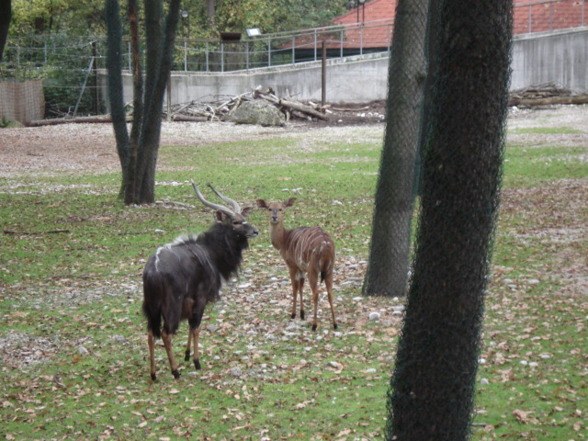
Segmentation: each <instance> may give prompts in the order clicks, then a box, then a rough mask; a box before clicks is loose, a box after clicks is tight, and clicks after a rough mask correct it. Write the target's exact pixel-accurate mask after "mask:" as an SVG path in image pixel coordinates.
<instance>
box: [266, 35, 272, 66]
mask: <svg viewBox="0 0 588 441" xmlns="http://www.w3.org/2000/svg"><path fill="white" fill-rule="evenodd" d="M271 66H272V39H271V37H270V38H268V39H267V67H271Z"/></svg>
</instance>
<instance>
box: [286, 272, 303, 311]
mask: <svg viewBox="0 0 588 441" xmlns="http://www.w3.org/2000/svg"><path fill="white" fill-rule="evenodd" d="M288 270H289V272H290V283H291V284H292V313H291V314H290V318H292V319H294V318H296V297H297V295H298V290H299V281H298V270H297V269H296V268H291V267H288ZM302 309H303V306H301V311H300V314H302V318H304V311H303V310H302Z"/></svg>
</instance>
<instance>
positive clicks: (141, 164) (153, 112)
mask: <svg viewBox="0 0 588 441" xmlns="http://www.w3.org/2000/svg"><path fill="white" fill-rule="evenodd" d="M180 3H181V2H180V0H170V2H169V6H168V11H167V18H166V21H165V27H162V21H163V4H162V1H161V0H145V3H144V4H145V35H146V65H147V68H146V78H145V87H144V88H143V80H142V70H141V64H140V49H139V38H138V27H137V21H138V19H137V14H138V4H137V1H136V0H130V1H129V8H128V13H129V21H130V30H131V46H132V68H133V79H134V82H133V92H134V105H135V106H134V107H135V113H134V114H133V127H132V129H131V136H130V138H129V134H128V131H127V127H126V123H125V112H124V103H123V98H122V79H121V70H122V61H121V60H122V58H121V54H120V53H121V51H120V47H121V37H122V35H121V34H122V31H121V25H120V19H119V15H118V8H119V6H118V1H116V0H106V11H107V25H108V45H109V49H108V60H107V63H108V66H109V86H110V87H111V90H110V91H109V96H110V98H111V102H110V105H111V109H112V119H113V126H114V131H115V136H116V141H117V150H118V153H119V158H120V160H121V167H122V170H123V173H122V175H123V179H122V183H123V184H122V185H123V191H122V193H123V195H124V200H125V203H126V204H145V203H152V202H154V201H155V170H156V165H157V155H158V151H159V142H160V134H161V114H162V105H163V97H164V93H165V88H166V84H167V80H168V78H169V73H170V70H171V65H172V55H173V48H174V40H175V34H176V29H177V25H178V19H179V10H180ZM162 29H163V30H162Z"/></svg>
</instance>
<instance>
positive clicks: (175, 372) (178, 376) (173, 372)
mask: <svg viewBox="0 0 588 441" xmlns="http://www.w3.org/2000/svg"><path fill="white" fill-rule="evenodd" d="M172 375H173V376H174V378H175V379H176V380H177V379H178V378H180V373H179V372H178V370H177V369H174V370H173V371H172Z"/></svg>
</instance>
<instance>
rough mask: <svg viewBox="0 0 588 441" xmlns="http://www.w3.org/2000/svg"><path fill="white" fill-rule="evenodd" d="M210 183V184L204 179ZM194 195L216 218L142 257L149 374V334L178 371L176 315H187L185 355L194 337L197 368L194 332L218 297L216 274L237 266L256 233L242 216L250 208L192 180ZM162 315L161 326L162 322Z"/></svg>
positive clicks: (179, 317) (179, 318) (197, 365)
mask: <svg viewBox="0 0 588 441" xmlns="http://www.w3.org/2000/svg"><path fill="white" fill-rule="evenodd" d="M209 186H210V185H209ZM192 187H193V188H194V191H195V192H196V196H197V197H198V199H199V200H200V202H202V203H203V204H204V205H206V206H207V207H210V208H212V209H214V210H216V219H217V222H216V223H215V224H214V225H213V226H211V227H210V228H209V229H208V230H207V231H205V232H204V233H202V234H199V235H198V236H185V237H180V238H178V239H176V241H175V242H173V243H171V244H167V245H164V246H162V247H160V248H159V249H158V250H157V251H156V252H155V253H154V254H153V255H152V256H151V257H150V258H149V260H148V261H147V264H146V265H145V270H144V271H143V295H144V301H143V314H144V315H145V318H146V319H147V332H148V338H147V341H148V343H149V361H150V365H151V378H152V379H153V380H154V381H155V380H156V379H157V376H156V373H155V355H154V347H155V339H156V338H160V337H161V339H162V340H163V345H164V346H165V350H166V352H167V357H168V360H169V365H170V367H171V371H172V375H173V376H174V377H175V378H178V377H179V376H180V373H179V372H178V366H177V364H176V361H175V358H174V354H173V349H172V336H173V335H174V334H175V333H176V332H177V330H178V327H179V325H180V321H182V320H188V324H189V327H190V332H189V334H188V346H187V348H186V361H188V360H189V359H190V343H191V341H192V340H193V342H194V367H195V368H196V369H200V358H199V353H198V338H199V335H200V322H201V321H202V315H203V314H204V308H205V307H206V304H207V303H208V302H214V301H216V300H218V298H219V290H220V288H221V283H222V280H223V279H224V280H227V279H228V278H229V277H230V276H231V275H233V274H235V273H236V272H237V271H238V270H239V266H240V265H241V260H242V252H243V250H244V249H246V248H247V247H248V245H249V244H248V242H247V240H248V239H250V238H252V237H255V236H257V235H258V231H257V230H256V229H255V227H254V226H253V225H251V224H249V223H248V222H247V215H248V213H249V211H250V210H251V208H250V207H249V208H245V209H241V207H240V206H239V204H238V203H237V202H235V201H233V200H232V199H229V198H227V197H225V196H223V195H222V194H220V193H218V192H217V191H216V190H214V188H212V187H210V188H211V189H212V190H213V191H214V192H215V193H216V194H217V195H218V196H219V197H220V198H221V199H222V200H224V201H225V202H227V203H229V204H230V205H231V206H232V209H230V208H227V207H224V206H222V205H217V204H213V203H211V202H208V201H207V200H206V199H204V197H203V196H202V194H201V193H200V190H198V187H196V185H194V183H192ZM162 321H163V327H162Z"/></svg>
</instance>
